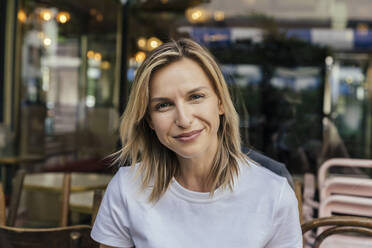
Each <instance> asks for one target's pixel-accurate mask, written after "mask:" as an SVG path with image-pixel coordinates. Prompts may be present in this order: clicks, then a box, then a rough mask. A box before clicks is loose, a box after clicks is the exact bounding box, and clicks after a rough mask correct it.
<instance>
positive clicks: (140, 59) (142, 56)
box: [136, 51, 146, 63]
mask: <svg viewBox="0 0 372 248" xmlns="http://www.w3.org/2000/svg"><path fill="white" fill-rule="evenodd" d="M145 58H146V53H144V52H142V51H139V52H137V53H136V61H137V63H142V62H143V61H144V60H145Z"/></svg>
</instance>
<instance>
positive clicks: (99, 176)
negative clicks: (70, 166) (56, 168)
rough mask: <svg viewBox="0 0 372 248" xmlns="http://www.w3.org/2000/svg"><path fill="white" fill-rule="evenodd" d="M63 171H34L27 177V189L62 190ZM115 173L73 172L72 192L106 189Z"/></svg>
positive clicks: (25, 185) (24, 186)
mask: <svg viewBox="0 0 372 248" xmlns="http://www.w3.org/2000/svg"><path fill="white" fill-rule="evenodd" d="M63 174H64V173H63V172H46V173H32V174H28V175H27V176H26V177H25V180H24V183H23V188H24V189H27V190H37V191H47V192H61V190H62V183H63ZM112 176H113V175H111V174H103V173H82V172H71V189H70V191H71V193H75V192H85V191H90V190H95V189H105V188H106V186H107V184H108V183H109V182H110V180H111V178H112Z"/></svg>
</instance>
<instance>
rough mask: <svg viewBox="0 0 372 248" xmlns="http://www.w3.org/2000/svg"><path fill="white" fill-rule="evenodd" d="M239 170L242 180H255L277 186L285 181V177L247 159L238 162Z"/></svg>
mask: <svg viewBox="0 0 372 248" xmlns="http://www.w3.org/2000/svg"><path fill="white" fill-rule="evenodd" d="M240 170H241V174H242V177H243V178H246V179H244V180H246V181H251V182H252V181H255V182H257V183H259V184H265V185H268V184H269V185H272V186H279V185H283V183H285V182H286V181H287V179H286V178H285V177H282V176H279V175H277V174H275V173H274V172H272V171H270V170H269V169H267V168H265V167H263V166H261V165H260V164H258V163H256V162H254V161H251V160H248V161H246V162H245V163H240Z"/></svg>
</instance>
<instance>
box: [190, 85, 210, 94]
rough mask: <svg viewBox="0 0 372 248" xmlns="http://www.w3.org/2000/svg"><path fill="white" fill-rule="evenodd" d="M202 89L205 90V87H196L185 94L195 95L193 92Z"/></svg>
mask: <svg viewBox="0 0 372 248" xmlns="http://www.w3.org/2000/svg"><path fill="white" fill-rule="evenodd" d="M202 89H207V87H205V86H201V87H197V88H195V89H192V90H190V91H188V92H187V93H186V94H187V95H190V94H192V93H195V92H197V91H199V90H202Z"/></svg>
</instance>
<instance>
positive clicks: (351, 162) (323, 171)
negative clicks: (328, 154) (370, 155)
mask: <svg viewBox="0 0 372 248" xmlns="http://www.w3.org/2000/svg"><path fill="white" fill-rule="evenodd" d="M339 166H341V167H349V168H372V160H371V159H351V158H334V159H329V160H327V161H325V162H324V163H323V164H322V165H321V166H320V169H319V172H318V188H319V190H322V189H323V187H324V184H325V181H326V178H327V176H328V171H329V169H330V168H331V167H339Z"/></svg>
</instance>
